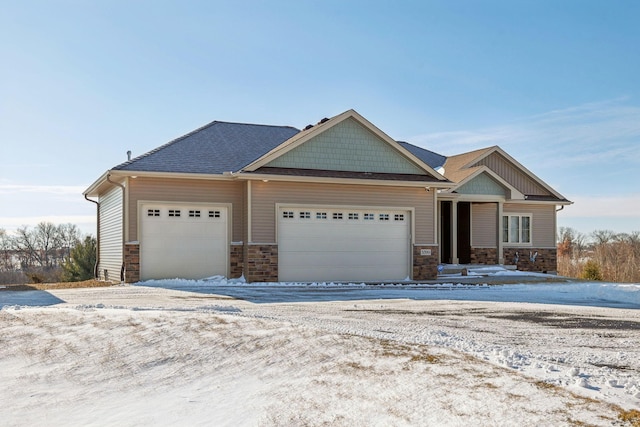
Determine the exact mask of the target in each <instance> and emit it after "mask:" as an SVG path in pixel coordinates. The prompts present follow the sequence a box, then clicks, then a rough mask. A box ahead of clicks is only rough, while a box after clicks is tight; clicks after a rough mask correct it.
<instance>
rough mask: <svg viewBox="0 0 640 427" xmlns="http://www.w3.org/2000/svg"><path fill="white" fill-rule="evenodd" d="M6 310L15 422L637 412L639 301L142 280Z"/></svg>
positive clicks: (555, 418)
mask: <svg viewBox="0 0 640 427" xmlns="http://www.w3.org/2000/svg"><path fill="white" fill-rule="evenodd" d="M12 294H13V295H12ZM29 294H31V295H29ZM12 298H14V299H15V301H16V304H18V305H14V304H12V303H11V301H12ZM28 301H31V303H28ZM38 301H42V302H43V304H42V305H43V306H38V305H39V304H38ZM25 302H27V303H25ZM27 305H31V307H26V306H27ZM0 306H4V308H3V309H2V310H1V311H0V322H2V325H3V327H2V329H1V332H0V391H1V392H2V395H3V404H2V405H1V406H0V420H2V423H3V424H6V425H33V424H40V425H42V424H46V425H62V424H64V425H113V424H119V425H175V424H185V425H230V426H231V425H234V426H235V425H251V426H252V425H350V426H354V425H355V426H360V425H361V426H365V425H366V426H370V425H385V426H387V425H469V424H474V425H513V424H514V423H517V424H518V425H554V426H555V425H572V424H573V425H575V424H579V423H585V424H590V425H612V424H615V423H616V419H617V414H618V413H617V410H616V408H615V407H614V406H612V404H615V405H620V406H622V407H623V408H625V409H632V408H636V409H638V408H640V311H639V310H631V309H612V308H597V307H584V306H562V305H544V304H531V303H503V302H502V303H495V302H473V301H447V300H440V301H437V300H436V301H433V300H431V301H428V300H426V301H414V300H407V299H403V300H375V299H374V300H366V301H325V302H302V303H300V302H298V303H276V304H274V303H263V304H255V303H251V302H248V301H242V300H236V299H232V298H229V297H225V296H219V295H214V294H207V293H202V292H185V291H180V290H175V289H163V288H153V287H144V286H117V287H112V288H92V289H68V290H56V291H50V292H38V291H34V292H33V293H30V292H23V293H20V294H19V295H18V294H16V293H13V292H0ZM554 385H558V386H559V387H554Z"/></svg>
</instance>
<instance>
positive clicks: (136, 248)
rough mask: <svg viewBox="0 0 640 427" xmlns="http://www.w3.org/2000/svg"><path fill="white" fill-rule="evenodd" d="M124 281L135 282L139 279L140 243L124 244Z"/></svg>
mask: <svg viewBox="0 0 640 427" xmlns="http://www.w3.org/2000/svg"><path fill="white" fill-rule="evenodd" d="M124 281H125V282H126V283H135V282H139V281H140V244H139V243H126V244H125V245H124Z"/></svg>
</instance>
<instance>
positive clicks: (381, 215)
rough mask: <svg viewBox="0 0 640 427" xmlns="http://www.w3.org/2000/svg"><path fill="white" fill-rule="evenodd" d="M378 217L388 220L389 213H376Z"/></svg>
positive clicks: (381, 219)
mask: <svg viewBox="0 0 640 427" xmlns="http://www.w3.org/2000/svg"><path fill="white" fill-rule="evenodd" d="M378 219H379V220H380V221H389V214H380V215H378Z"/></svg>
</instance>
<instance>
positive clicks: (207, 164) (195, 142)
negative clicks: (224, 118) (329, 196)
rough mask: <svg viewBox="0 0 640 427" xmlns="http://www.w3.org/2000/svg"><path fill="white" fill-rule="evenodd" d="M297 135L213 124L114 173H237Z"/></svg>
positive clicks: (286, 128)
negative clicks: (122, 171) (127, 171)
mask: <svg viewBox="0 0 640 427" xmlns="http://www.w3.org/2000/svg"><path fill="white" fill-rule="evenodd" d="M298 132H300V131H299V130H298V129H296V128H294V127H291V126H269V125H254V124H246V123H229V122H219V121H214V122H211V123H209V124H207V125H205V126H203V127H201V128H199V129H196V130H194V131H193V132H190V133H188V134H186V135H184V136H181V137H180V138H177V139H174V140H173V141H170V142H168V143H166V144H164V145H162V146H160V147H158V148H156V149H154V150H151V151H149V152H148V153H145V154H143V155H141V156H139V157H136V158H134V159H131V160H130V161H127V162H125V163H122V164H120V165H118V166H116V167H114V168H113V169H115V170H129V171H142V172H178V173H179V172H183V173H203V174H222V173H224V172H228V171H232V172H236V171H238V170H240V169H242V168H243V167H245V166H247V165H248V164H250V163H251V162H253V161H254V160H256V159H258V158H260V157H261V156H263V155H264V154H266V153H268V152H269V151H270V150H272V149H273V148H275V147H277V146H278V145H280V144H282V143H283V142H284V141H286V140H287V139H289V138H291V137H292V136H293V135H295V134H297V133H298Z"/></svg>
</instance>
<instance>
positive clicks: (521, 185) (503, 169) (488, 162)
mask: <svg viewBox="0 0 640 427" xmlns="http://www.w3.org/2000/svg"><path fill="white" fill-rule="evenodd" d="M480 165H484V166H487V167H488V168H489V169H491V170H492V171H494V172H495V173H497V174H498V176H500V177H501V178H502V179H504V180H505V181H507V182H508V183H509V184H511V185H513V186H514V187H515V188H517V189H518V191H520V192H521V193H523V194H529V195H536V196H549V195H551V193H550V192H549V191H548V190H547V189H545V188H544V187H542V186H541V185H540V184H538V183H537V182H536V181H535V180H533V179H532V178H531V177H529V175H527V174H526V173H524V172H523V171H522V170H520V169H519V168H517V167H515V166H514V165H513V164H511V162H509V161H508V160H507V159H505V158H504V156H502V155H501V154H499V153H493V154H490V155H488V156H487V157H485V158H484V159H482V160H480V161H479V162H478V163H476V164H474V165H473V166H480Z"/></svg>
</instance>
